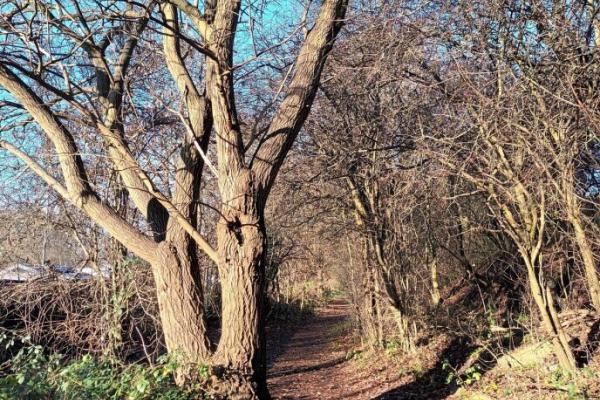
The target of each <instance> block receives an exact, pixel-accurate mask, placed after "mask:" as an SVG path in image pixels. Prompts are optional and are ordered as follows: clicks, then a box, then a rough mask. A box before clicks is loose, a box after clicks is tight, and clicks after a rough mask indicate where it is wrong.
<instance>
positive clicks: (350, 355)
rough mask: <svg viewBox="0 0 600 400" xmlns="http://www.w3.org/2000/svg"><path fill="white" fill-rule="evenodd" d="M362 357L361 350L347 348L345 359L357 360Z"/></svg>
mask: <svg viewBox="0 0 600 400" xmlns="http://www.w3.org/2000/svg"><path fill="white" fill-rule="evenodd" d="M362 357H363V351H362V350H360V349H353V350H349V351H348V352H347V353H346V360H359V359H361V358H362Z"/></svg>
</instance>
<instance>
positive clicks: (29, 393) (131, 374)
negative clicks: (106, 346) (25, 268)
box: [0, 334, 208, 400]
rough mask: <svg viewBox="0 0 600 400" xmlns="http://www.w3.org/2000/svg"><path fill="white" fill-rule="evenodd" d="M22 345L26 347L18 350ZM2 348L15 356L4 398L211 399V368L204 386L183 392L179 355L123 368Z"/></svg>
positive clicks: (9, 342)
mask: <svg viewBox="0 0 600 400" xmlns="http://www.w3.org/2000/svg"><path fill="white" fill-rule="evenodd" d="M18 342H21V343H20V344H21V347H20V349H18V350H15V346H16V345H17V343H18ZM0 344H1V346H2V347H1V350H2V351H3V352H12V353H13V355H12V357H10V358H9V359H8V360H7V361H5V362H4V363H3V364H2V365H1V376H0V400H9V399H10V400H21V399H22V400H26V399H27V400H38V399H39V400H42V399H44V400H45V399H53V400H54V399H56V400H80V399H86V400H96V399H98V400H101V399H102V400H104V399H111V400H112V399H114V400H120V399H126V400H144V399H164V400H188V399H189V400H191V399H200V398H207V397H205V395H204V392H203V390H202V382H203V381H202V380H203V379H208V373H207V371H208V369H206V368H202V367H200V368H199V370H198V373H197V375H198V376H199V377H200V379H199V380H198V383H196V384H192V385H187V387H185V388H180V387H177V386H176V385H175V382H174V380H173V375H174V372H175V370H176V369H177V368H178V367H179V364H178V362H177V361H176V360H175V359H174V358H173V357H166V356H163V357H160V358H159V359H158V361H157V363H155V364H154V365H144V364H140V363H133V364H123V363H120V362H118V361H115V360H101V359H96V358H94V357H92V356H90V355H85V356H83V357H81V358H78V359H74V360H68V359H66V358H65V357H63V356H61V355H58V354H52V355H48V354H45V353H44V351H43V349H42V347H41V346H38V345H32V344H30V343H28V339H27V338H22V339H20V340H16V339H15V338H11V337H8V336H7V335H6V334H3V335H1V336H0Z"/></svg>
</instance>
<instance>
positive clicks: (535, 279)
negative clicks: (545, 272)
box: [522, 254, 577, 371]
mask: <svg viewBox="0 0 600 400" xmlns="http://www.w3.org/2000/svg"><path fill="white" fill-rule="evenodd" d="M522 256H523V259H524V261H525V265H526V267H527V278H528V282H529V288H530V290H531V294H532V296H533V300H534V301H535V304H536V305H537V307H538V310H539V312H540V315H541V317H542V323H543V326H544V329H545V330H546V333H547V334H548V335H549V336H550V340H551V342H552V346H553V347H554V353H555V355H556V357H557V358H558V362H559V364H560V366H561V367H562V368H564V369H565V370H567V371H574V370H575V369H576V367H577V365H576V362H575V358H574V357H573V353H572V352H571V348H570V346H569V343H568V340H567V337H566V335H565V332H564V330H563V329H562V326H561V325H560V321H559V320H558V314H557V313H556V308H555V307H554V299H553V298H552V293H551V292H550V290H549V289H547V288H546V289H544V287H543V286H542V284H541V283H540V274H539V268H536V267H535V263H536V262H539V260H538V259H537V257H535V258H533V259H532V258H530V257H528V256H527V255H524V254H522Z"/></svg>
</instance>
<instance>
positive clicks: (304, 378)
mask: <svg viewBox="0 0 600 400" xmlns="http://www.w3.org/2000/svg"><path fill="white" fill-rule="evenodd" d="M349 313H350V306H349V305H348V304H347V302H346V301H344V300H343V299H338V300H334V301H333V302H331V303H329V304H328V305H327V306H325V307H323V308H321V309H318V310H317V311H316V314H315V316H313V317H311V318H308V319H307V320H305V321H303V323H301V324H300V325H299V326H298V327H297V329H296V331H295V332H294V333H293V334H292V335H291V337H289V338H281V340H280V343H281V345H280V348H279V349H278V351H276V354H275V355H274V357H273V359H272V360H271V363H270V368H269V388H270V391H271V395H272V396H273V398H274V399H281V400H283V399H290V400H291V399H306V400H308V399H319V400H325V399H336V400H337V399H371V398H374V397H376V396H378V395H379V394H382V393H385V392H386V391H390V390H391V389H392V388H393V387H395V386H397V384H398V383H399V382H398V377H399V375H398V374H397V373H390V371H389V368H388V367H387V366H386V365H384V364H382V365H377V366H372V367H369V368H364V367H365V366H361V365H357V361H356V360H347V354H348V352H349V351H350V350H352V349H353V348H355V347H356V346H357V344H356V343H354V342H353V340H352V339H351V335H350V332H349V331H350V329H349V328H350V327H351V325H350V323H351V322H350V317H349Z"/></svg>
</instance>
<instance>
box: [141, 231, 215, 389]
mask: <svg viewBox="0 0 600 400" xmlns="http://www.w3.org/2000/svg"><path fill="white" fill-rule="evenodd" d="M192 259H193V258H192V257H190V254H189V251H188V243H187V242H184V241H182V242H180V243H174V242H168V241H165V242H163V243H161V244H160V246H159V257H158V261H157V262H155V263H154V264H153V265H152V270H153V275H154V281H155V284H156V292H157V297H158V307H159V313H160V319H161V322H162V328H163V334H164V338H165V344H166V347H167V350H168V352H169V353H170V354H180V355H181V356H182V357H184V359H183V360H182V361H183V362H185V363H190V364H198V363H202V362H206V361H207V360H208V358H209V355H210V353H209V342H208V339H207V336H206V324H205V321H204V312H203V298H202V291H201V286H200V279H199V269H198V268H196V267H195V266H193V265H191V260H192ZM187 378H193V376H188V375H187V374H186V373H185V368H183V369H182V370H181V371H180V373H179V375H178V376H177V381H178V383H183V382H184V381H185V380H186V379H187Z"/></svg>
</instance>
